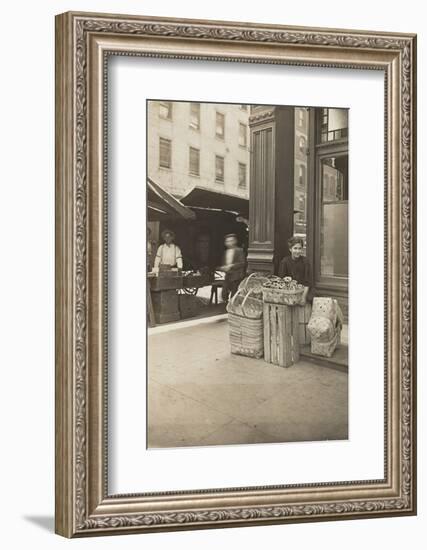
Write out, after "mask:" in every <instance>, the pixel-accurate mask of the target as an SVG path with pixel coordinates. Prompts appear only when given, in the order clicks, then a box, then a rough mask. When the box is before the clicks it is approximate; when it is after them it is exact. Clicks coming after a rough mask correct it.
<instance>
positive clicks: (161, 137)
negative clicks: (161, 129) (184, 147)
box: [159, 136, 172, 170]
mask: <svg viewBox="0 0 427 550" xmlns="http://www.w3.org/2000/svg"><path fill="white" fill-rule="evenodd" d="M162 141H164V142H168V143H169V166H163V165H162V163H161V158H162V154H161V150H162V147H161V144H162ZM159 168H160V169H162V170H172V140H171V139H170V138H165V137H163V136H159Z"/></svg>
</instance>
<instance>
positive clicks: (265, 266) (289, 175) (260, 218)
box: [248, 105, 295, 273]
mask: <svg viewBox="0 0 427 550" xmlns="http://www.w3.org/2000/svg"><path fill="white" fill-rule="evenodd" d="M249 127H250V132H251V167H250V195H249V199H250V206H249V250H248V271H249V272H254V271H263V272H268V273H274V272H277V268H278V264H279V262H280V259H281V258H282V257H283V256H284V255H286V254H287V244H286V243H287V240H288V238H289V237H290V236H292V234H293V226H294V219H293V216H294V145H295V143H294V142H295V135H294V131H295V113H294V108H293V107H271V106H264V105H259V106H256V107H253V108H252V111H251V116H250V118H249Z"/></svg>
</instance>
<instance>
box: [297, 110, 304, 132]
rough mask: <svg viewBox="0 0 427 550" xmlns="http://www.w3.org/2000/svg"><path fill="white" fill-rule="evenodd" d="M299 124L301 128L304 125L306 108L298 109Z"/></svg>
mask: <svg viewBox="0 0 427 550" xmlns="http://www.w3.org/2000/svg"><path fill="white" fill-rule="evenodd" d="M298 126H299V127H300V128H302V127H303V126H304V109H298Z"/></svg>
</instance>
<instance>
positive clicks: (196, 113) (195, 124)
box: [190, 103, 200, 130]
mask: <svg viewBox="0 0 427 550" xmlns="http://www.w3.org/2000/svg"><path fill="white" fill-rule="evenodd" d="M190 128H193V130H200V103H190Z"/></svg>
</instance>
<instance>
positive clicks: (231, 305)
mask: <svg viewBox="0 0 427 550" xmlns="http://www.w3.org/2000/svg"><path fill="white" fill-rule="evenodd" d="M239 293H240V290H238V291H237V292H235V293H234V294H233V296H232V297H231V300H230V307H233V305H234V301H235V299H236V298H237V296H238V295H239Z"/></svg>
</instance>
